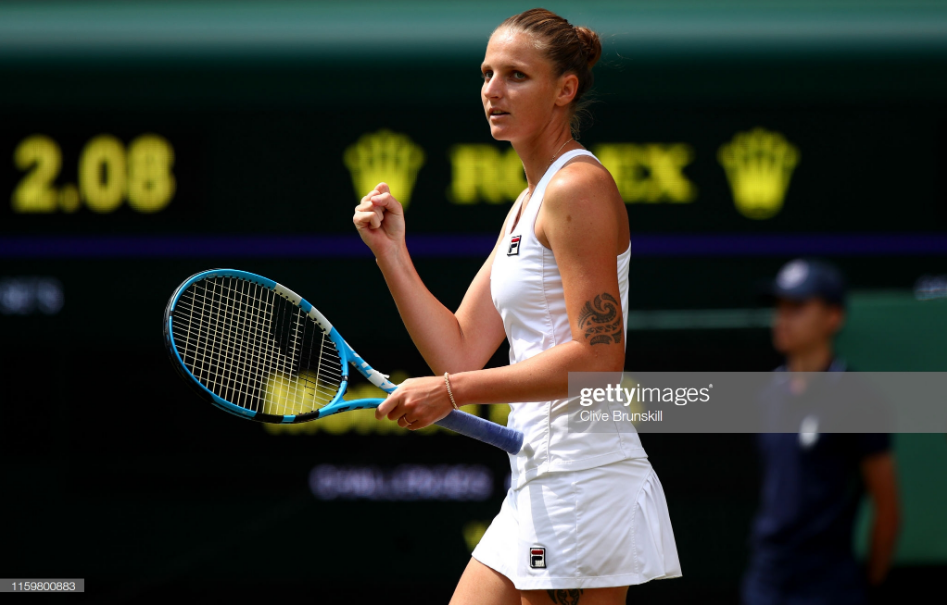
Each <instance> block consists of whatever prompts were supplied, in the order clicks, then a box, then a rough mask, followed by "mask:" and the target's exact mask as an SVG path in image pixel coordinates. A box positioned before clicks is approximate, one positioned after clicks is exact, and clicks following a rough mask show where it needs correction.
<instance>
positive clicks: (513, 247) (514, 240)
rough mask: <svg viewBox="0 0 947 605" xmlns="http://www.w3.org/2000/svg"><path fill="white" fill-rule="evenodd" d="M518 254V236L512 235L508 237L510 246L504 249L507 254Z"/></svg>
mask: <svg viewBox="0 0 947 605" xmlns="http://www.w3.org/2000/svg"><path fill="white" fill-rule="evenodd" d="M519 254H520V236H518V235H514V236H513V237H511V238H510V247H509V249H507V251H506V255H507V256H519Z"/></svg>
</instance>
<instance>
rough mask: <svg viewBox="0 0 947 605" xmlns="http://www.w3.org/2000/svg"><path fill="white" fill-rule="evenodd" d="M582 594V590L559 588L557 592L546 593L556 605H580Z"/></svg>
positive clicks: (549, 591)
mask: <svg viewBox="0 0 947 605" xmlns="http://www.w3.org/2000/svg"><path fill="white" fill-rule="evenodd" d="M582 592H583V591H582V589H580V588H568V589H562V588H558V589H556V590H547V591H546V593H547V594H548V595H549V598H550V599H551V600H552V602H553V603H555V604H556V605H578V603H579V598H581V597H582Z"/></svg>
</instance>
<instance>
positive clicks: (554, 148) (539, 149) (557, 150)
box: [513, 124, 580, 191]
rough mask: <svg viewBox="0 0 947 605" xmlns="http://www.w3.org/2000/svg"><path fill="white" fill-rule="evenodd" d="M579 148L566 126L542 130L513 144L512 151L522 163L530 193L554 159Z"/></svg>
mask: <svg viewBox="0 0 947 605" xmlns="http://www.w3.org/2000/svg"><path fill="white" fill-rule="evenodd" d="M579 147H580V145H579V144H578V143H577V142H576V141H573V140H572V134H571V132H570V130H569V125H568V124H563V125H561V126H560V127H557V128H543V129H542V130H541V131H540V132H539V134H537V135H536V136H535V137H533V138H531V139H526V140H521V141H516V142H514V143H513V149H515V150H516V153H517V155H519V156H520V160H522V162H523V168H524V170H525V171H526V184H527V185H528V186H529V190H530V191H533V190H534V189H536V185H537V184H538V183H539V181H540V180H541V179H542V178H543V175H544V174H546V170H548V169H549V166H550V164H552V162H553V159H554V157H555V158H558V157H559V156H561V155H562V154H563V153H565V152H567V151H571V150H573V149H578V148H579Z"/></svg>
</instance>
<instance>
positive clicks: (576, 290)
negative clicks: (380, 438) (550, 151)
mask: <svg viewBox="0 0 947 605" xmlns="http://www.w3.org/2000/svg"><path fill="white" fill-rule="evenodd" d="M616 199H617V202H616ZM618 203H620V206H618V205H617V204H618ZM619 209H620V212H619ZM622 220H623V221H625V225H627V215H626V214H625V208H624V202H621V197H620V195H619V194H618V191H617V189H616V187H615V184H614V181H612V178H611V176H610V175H609V174H608V172H607V171H605V170H604V169H603V168H600V167H597V166H592V165H590V164H587V163H583V162H577V163H574V164H572V165H569V166H566V167H565V168H563V169H562V170H560V171H559V172H558V173H557V174H556V176H555V178H553V179H552V181H551V182H550V183H549V186H548V187H547V190H546V193H545V195H544V199H543V205H542V208H541V209H540V216H539V219H538V220H537V229H538V230H541V234H542V235H543V236H545V237H544V238H542V239H545V240H546V242H544V244H546V243H548V247H549V248H550V249H551V250H552V251H553V253H554V254H555V256H556V264H557V265H558V266H559V272H560V274H561V276H562V287H563V293H564V296H565V303H566V312H567V313H568V316H569V325H570V327H571V331H572V340H570V341H568V342H564V343H561V344H558V345H556V346H554V347H552V348H550V349H547V350H545V351H543V352H542V353H539V354H538V355H535V356H533V357H531V358H529V359H527V360H525V361H522V362H520V363H516V364H513V365H509V366H504V367H500V368H490V369H486V370H477V371H471V372H459V373H457V374H451V376H450V381H451V387H452V391H453V394H454V398H455V400H456V402H457V405H465V404H472V403H484V404H485V403H508V402H511V401H518V402H523V401H548V400H550V399H562V398H565V397H567V396H568V391H569V372H613V371H614V372H620V371H621V370H622V369H623V368H624V362H625V344H624V337H625V330H624V318H623V316H622V308H621V296H620V293H619V290H618V268H617V262H618V261H617V257H618V253H617V252H616V250H619V249H621V250H623V249H624V247H623V246H622V244H621V243H620V242H619V240H620V239H621V238H622V236H624V243H625V245H627V241H628V240H627V231H625V230H624V229H623V226H622V225H621V222H620V221H622ZM542 239H541V241H542ZM451 409H452V407H451V403H450V399H449V397H448V394H447V388H446V385H445V383H444V379H443V377H437V376H434V377H424V378H414V379H409V380H406V381H405V382H404V383H403V384H402V386H401V387H400V388H399V389H398V390H397V391H395V392H394V393H393V394H392V395H391V396H390V397H389V398H388V399H387V400H386V401H385V402H384V403H383V404H382V405H381V406H380V407H379V408H378V410H377V411H376V416H377V417H378V418H381V417H382V416H388V418H390V419H392V420H393V419H396V418H400V417H401V416H404V415H407V416H408V418H409V419H410V420H412V425H411V427H410V428H411V429H417V428H422V427H424V426H427V425H429V424H431V423H433V422H435V421H437V420H439V419H441V418H443V417H444V416H446V415H447V414H448V413H449V412H450V411H451Z"/></svg>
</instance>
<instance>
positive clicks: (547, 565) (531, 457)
mask: <svg viewBox="0 0 947 605" xmlns="http://www.w3.org/2000/svg"><path fill="white" fill-rule="evenodd" d="M582 155H586V156H589V157H593V158H594V157H595V156H594V155H592V154H591V153H589V152H588V151H586V150H584V149H580V150H575V151H570V152H567V153H564V154H563V155H562V157H560V158H559V159H557V160H556V161H555V162H554V163H553V164H552V165H551V166H550V167H549V169H548V170H547V171H546V174H545V175H543V178H542V179H541V180H540V181H539V183H538V184H537V185H536V189H535V191H533V194H532V196H531V198H532V199H531V201H530V203H529V204H528V205H527V206H526V209H525V211H524V212H523V213H522V216H520V218H519V220H518V221H517V223H516V225H515V226H508V227H507V232H506V233H504V234H503V240H502V241H501V244H500V245H501V248H500V250H498V251H497V254H496V256H495V258H494V261H493V267H492V270H491V273H490V290H491V294H492V296H493V302H494V304H495V305H496V308H497V311H499V313H500V316H501V317H502V318H503V326H504V329H505V330H506V337H507V339H508V340H509V343H510V364H515V363H519V362H521V361H523V360H525V359H529V358H530V357H532V356H534V355H536V354H538V353H541V352H542V351H545V350H546V349H549V348H552V347H554V346H556V345H557V344H561V343H563V342H567V341H569V340H572V331H571V328H570V325H569V317H568V315H567V313H566V303H565V297H564V295H563V288H562V276H561V275H560V274H559V267H558V265H557V264H556V257H555V256H554V254H553V251H552V250H550V249H548V248H546V247H545V246H543V245H542V244H541V243H540V242H539V241H538V240H537V239H536V234H535V224H536V216H537V214H538V213H539V208H540V206H541V205H542V201H543V196H544V194H545V191H546V186H547V185H548V184H549V181H550V180H551V179H552V177H553V175H555V174H556V172H558V171H559V169H560V168H562V167H563V166H564V165H565V164H566V163H567V162H569V161H570V160H572V159H574V158H576V157H578V156H582ZM520 203H521V202H520ZM518 212H519V208H514V210H513V212H512V214H511V216H514V217H515V216H516V214H517V213H518ZM511 225H512V223H511ZM630 257H631V245H630V244H629V246H628V249H627V250H625V251H624V252H623V253H622V254H620V255H619V256H618V284H619V293H620V295H621V305H622V309H623V314H624V317H625V318H627V316H628V313H627V310H628V263H629V259H630ZM626 321H627V319H626ZM567 403H568V400H567V399H556V400H553V401H540V402H525V403H511V404H510V408H511V411H510V417H509V421H508V425H509V426H510V427H513V428H515V429H517V430H520V431H523V433H524V435H525V439H524V443H525V444H526V445H524V447H523V450H522V451H521V452H520V453H519V454H517V455H511V456H510V466H511V470H512V480H511V486H510V490H509V492H508V493H507V497H506V499H505V500H504V502H503V506H502V508H501V509H500V513H499V515H497V517H496V518H495V519H494V520H493V523H492V524H491V525H490V527H489V528H488V529H487V532H486V533H485V534H484V536H483V538H482V539H481V541H480V544H479V545H478V546H477V548H476V549H475V550H474V552H473V557H474V558H475V559H477V560H478V561H480V562H481V563H483V564H484V565H486V566H488V567H490V568H492V569H495V570H497V571H498V572H500V573H502V574H503V575H505V576H506V577H508V578H510V580H512V581H513V584H514V585H515V586H516V588H518V589H520V590H533V589H550V588H602V587H608V586H626V585H630V584H641V583H643V582H647V581H649V580H653V579H656V578H672V577H677V576H680V575H681V567H680V563H679V561H678V556H677V547H676V545H675V543H674V533H673V531H672V529H671V521H670V517H669V515H668V509H667V502H666V501H665V498H664V490H663V488H662V487H661V482H660V481H658V477H657V475H656V474H655V473H654V470H653V469H652V468H651V464H650V463H649V462H648V458H647V454H646V453H645V451H644V448H642V447H641V441H640V439H639V438H638V435H637V433H628V432H624V431H619V430H617V428H616V430H615V431H614V432H610V433H604V432H601V433H578V432H576V433H570V432H569V430H568V416H567ZM625 430H627V429H625Z"/></svg>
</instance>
